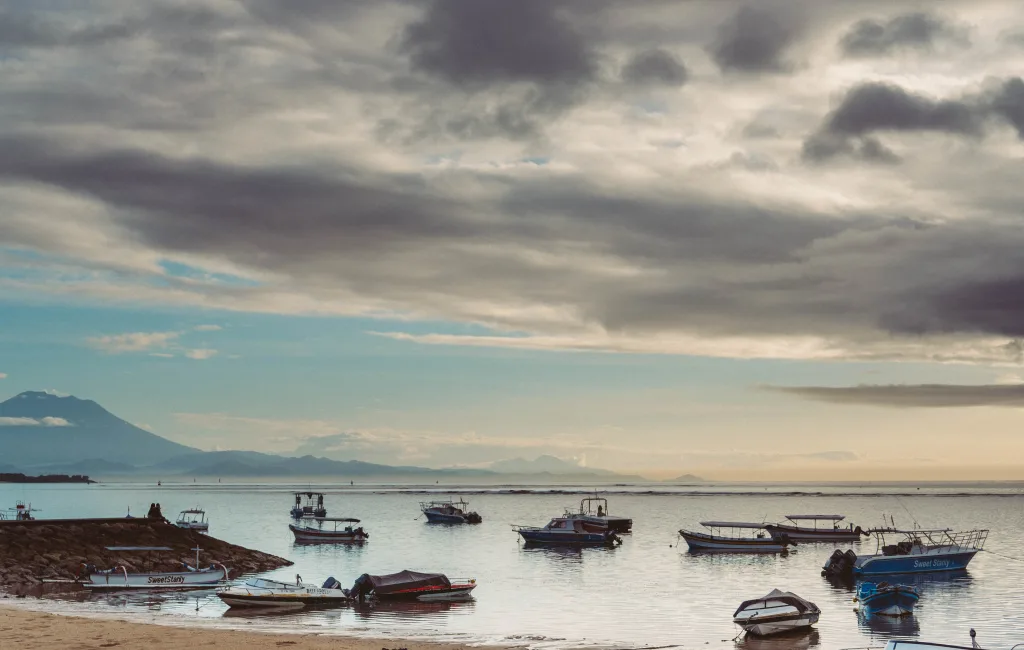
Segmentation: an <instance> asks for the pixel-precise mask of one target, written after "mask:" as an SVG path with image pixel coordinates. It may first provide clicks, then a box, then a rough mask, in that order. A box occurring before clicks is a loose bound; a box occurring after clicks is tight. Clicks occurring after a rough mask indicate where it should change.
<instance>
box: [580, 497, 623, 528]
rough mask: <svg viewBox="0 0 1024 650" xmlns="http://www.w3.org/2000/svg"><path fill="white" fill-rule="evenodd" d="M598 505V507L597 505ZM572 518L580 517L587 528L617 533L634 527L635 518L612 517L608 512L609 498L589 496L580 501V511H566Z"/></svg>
mask: <svg viewBox="0 0 1024 650" xmlns="http://www.w3.org/2000/svg"><path fill="white" fill-rule="evenodd" d="M595 506H596V507H595ZM565 516H566V517H567V518H570V519H579V520H580V521H582V522H583V527H584V528H586V529H587V530H594V531H601V530H610V531H613V532H616V533H628V532H630V531H631V530H632V529H633V520H632V519H629V518H628V517H612V516H611V515H609V514H608V499H605V498H603V497H588V498H586V499H583V500H582V501H580V510H579V512H572V511H571V510H566V511H565Z"/></svg>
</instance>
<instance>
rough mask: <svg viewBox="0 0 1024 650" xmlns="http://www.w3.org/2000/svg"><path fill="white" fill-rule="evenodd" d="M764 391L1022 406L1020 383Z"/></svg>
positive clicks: (866, 402)
mask: <svg viewBox="0 0 1024 650" xmlns="http://www.w3.org/2000/svg"><path fill="white" fill-rule="evenodd" d="M768 390H772V391H776V392H780V393H786V394H789V395H794V396H796V397H802V398H804V399H810V400H814V401H818V402H829V403H833V404H850V405H863V406H887V407H895V408H957V407H965V406H1006V407H1013V408H1019V407H1024V384H1021V385H1003V384H984V385H978V386H971V385H944V384H912V385H905V384H897V385H889V386H847V387H840V388H832V387H823V386H799V387H788V386H771V387H768Z"/></svg>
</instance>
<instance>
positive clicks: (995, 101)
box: [988, 77, 1024, 140]
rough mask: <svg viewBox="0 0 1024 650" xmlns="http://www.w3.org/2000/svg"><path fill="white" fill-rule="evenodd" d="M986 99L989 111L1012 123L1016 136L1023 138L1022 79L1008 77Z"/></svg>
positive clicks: (1023, 100) (1023, 91)
mask: <svg viewBox="0 0 1024 650" xmlns="http://www.w3.org/2000/svg"><path fill="white" fill-rule="evenodd" d="M988 101H989V104H988V106H989V108H990V109H991V111H992V112H993V113H995V114H996V115H998V116H1000V117H1002V118H1003V119H1005V120H1006V121H1007V122H1009V123H1010V124H1012V125H1013V128H1015V129H1017V137H1019V138H1020V139H1022V140H1024V80H1022V79H1021V78H1020V77H1016V78H1014V79H1008V80H1007V81H1005V82H1003V85H1002V88H1000V89H999V90H998V91H997V92H995V93H994V94H993V95H992V96H991V98H989V100H988Z"/></svg>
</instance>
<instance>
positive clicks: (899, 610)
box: [854, 582, 920, 616]
mask: <svg viewBox="0 0 1024 650" xmlns="http://www.w3.org/2000/svg"><path fill="white" fill-rule="evenodd" d="M919 598H920V595H918V593H917V589H914V588H913V587H912V586H910V585H891V584H889V583H887V582H879V583H877V584H876V583H874V582H862V583H861V585H860V587H858V588H857V596H856V598H854V600H856V601H857V602H858V603H860V609H861V610H862V611H864V612H867V613H869V614H881V615H882V616H906V615H908V614H912V613H913V611H914V605H916V604H917V601H918V599H919Z"/></svg>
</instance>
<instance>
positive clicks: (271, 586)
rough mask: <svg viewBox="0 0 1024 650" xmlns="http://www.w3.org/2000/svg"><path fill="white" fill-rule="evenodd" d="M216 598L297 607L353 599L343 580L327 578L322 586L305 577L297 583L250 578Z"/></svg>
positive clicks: (235, 604) (229, 603) (253, 604)
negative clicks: (305, 580)
mask: <svg viewBox="0 0 1024 650" xmlns="http://www.w3.org/2000/svg"><path fill="white" fill-rule="evenodd" d="M217 597H218V598H220V599H221V600H222V601H224V603H225V604H226V605H227V606H228V607H276V608H282V609H298V608H300V607H306V606H307V605H344V604H345V603H348V602H349V601H350V600H351V599H350V598H349V597H348V594H346V593H345V590H344V589H342V588H341V583H340V582H338V581H337V580H335V579H334V578H328V579H327V581H326V582H324V585H323V586H322V587H317V586H315V585H311V584H307V583H305V582H303V581H302V576H299V575H296V576H295V583H294V584H292V583H288V582H280V581H278V580H267V579H266V578H250V579H249V580H246V581H245V582H244V583H243V584H240V585H235V586H233V587H227V588H225V589H218V590H217Z"/></svg>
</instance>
